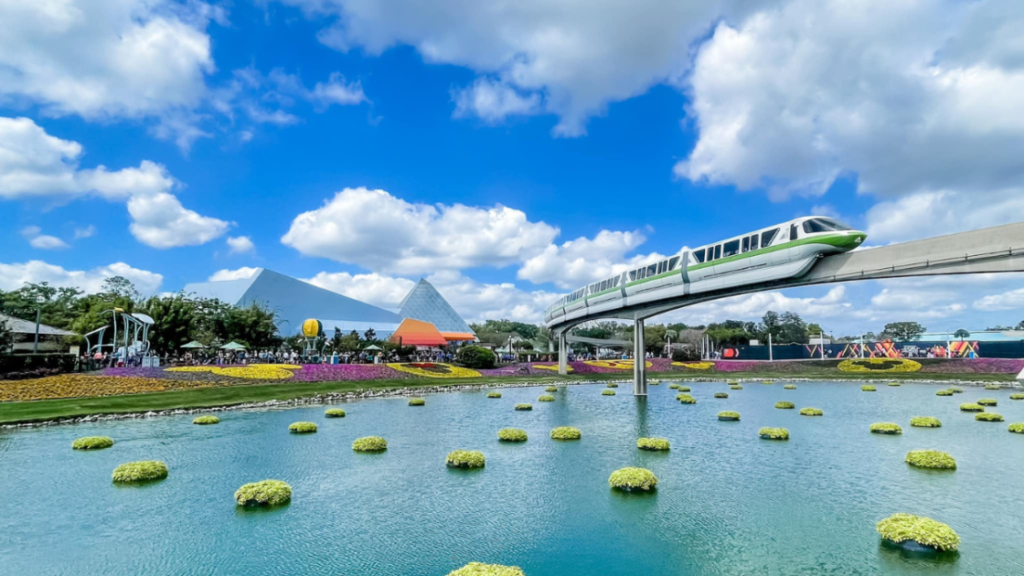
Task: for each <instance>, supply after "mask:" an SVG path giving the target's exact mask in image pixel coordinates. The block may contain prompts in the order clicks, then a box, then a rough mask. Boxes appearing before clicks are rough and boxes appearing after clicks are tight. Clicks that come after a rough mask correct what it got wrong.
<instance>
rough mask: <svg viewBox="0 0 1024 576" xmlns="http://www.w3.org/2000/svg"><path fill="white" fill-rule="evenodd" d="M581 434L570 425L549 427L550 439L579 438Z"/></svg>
mask: <svg viewBox="0 0 1024 576" xmlns="http://www.w3.org/2000/svg"><path fill="white" fill-rule="evenodd" d="M582 436H583V434H582V433H581V432H580V429H579V428H574V427H572V426H559V427H557V428H552V429H551V439H552V440H579V439H580V437H582Z"/></svg>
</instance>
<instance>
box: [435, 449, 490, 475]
mask: <svg viewBox="0 0 1024 576" xmlns="http://www.w3.org/2000/svg"><path fill="white" fill-rule="evenodd" d="M485 463H486V459H485V458H484V453H483V452H481V451H479V450H455V451H452V452H449V453H448V457H447V458H446V459H445V465H447V466H448V467H449V468H461V469H463V470H469V469H473V468H483V467H484V464H485Z"/></svg>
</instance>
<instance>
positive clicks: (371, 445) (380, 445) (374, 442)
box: [352, 436, 388, 452]
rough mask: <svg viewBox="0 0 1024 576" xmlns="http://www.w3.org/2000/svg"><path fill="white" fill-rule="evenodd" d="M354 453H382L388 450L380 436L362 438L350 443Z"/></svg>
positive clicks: (386, 442) (386, 443)
mask: <svg viewBox="0 0 1024 576" xmlns="http://www.w3.org/2000/svg"><path fill="white" fill-rule="evenodd" d="M352 449H353V450H355V451H356V452H383V451H385V450H387V449H388V441H387V440H385V439H383V438H381V437H380V436H364V437H363V438H356V440H355V441H354V442H352Z"/></svg>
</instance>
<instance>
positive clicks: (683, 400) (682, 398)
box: [676, 394, 697, 404]
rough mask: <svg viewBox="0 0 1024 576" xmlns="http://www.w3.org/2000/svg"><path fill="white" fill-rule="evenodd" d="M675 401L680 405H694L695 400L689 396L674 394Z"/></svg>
mask: <svg viewBox="0 0 1024 576" xmlns="http://www.w3.org/2000/svg"><path fill="white" fill-rule="evenodd" d="M676 400H679V402H680V403H682V404H696V403H697V399H696V398H694V397H693V396H690V395H689V394H676Z"/></svg>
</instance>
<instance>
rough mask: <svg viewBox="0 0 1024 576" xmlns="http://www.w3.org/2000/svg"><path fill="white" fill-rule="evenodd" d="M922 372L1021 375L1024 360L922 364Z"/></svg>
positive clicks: (1008, 359) (996, 359) (997, 359)
mask: <svg viewBox="0 0 1024 576" xmlns="http://www.w3.org/2000/svg"><path fill="white" fill-rule="evenodd" d="M922 364H923V366H922V368H921V372H928V373H937V372H941V373H943V374H1019V373H1020V371H1021V370H1024V360H1018V359H1015V358H975V359H973V360H972V359H953V360H940V361H937V362H927V361H925V362H922Z"/></svg>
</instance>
